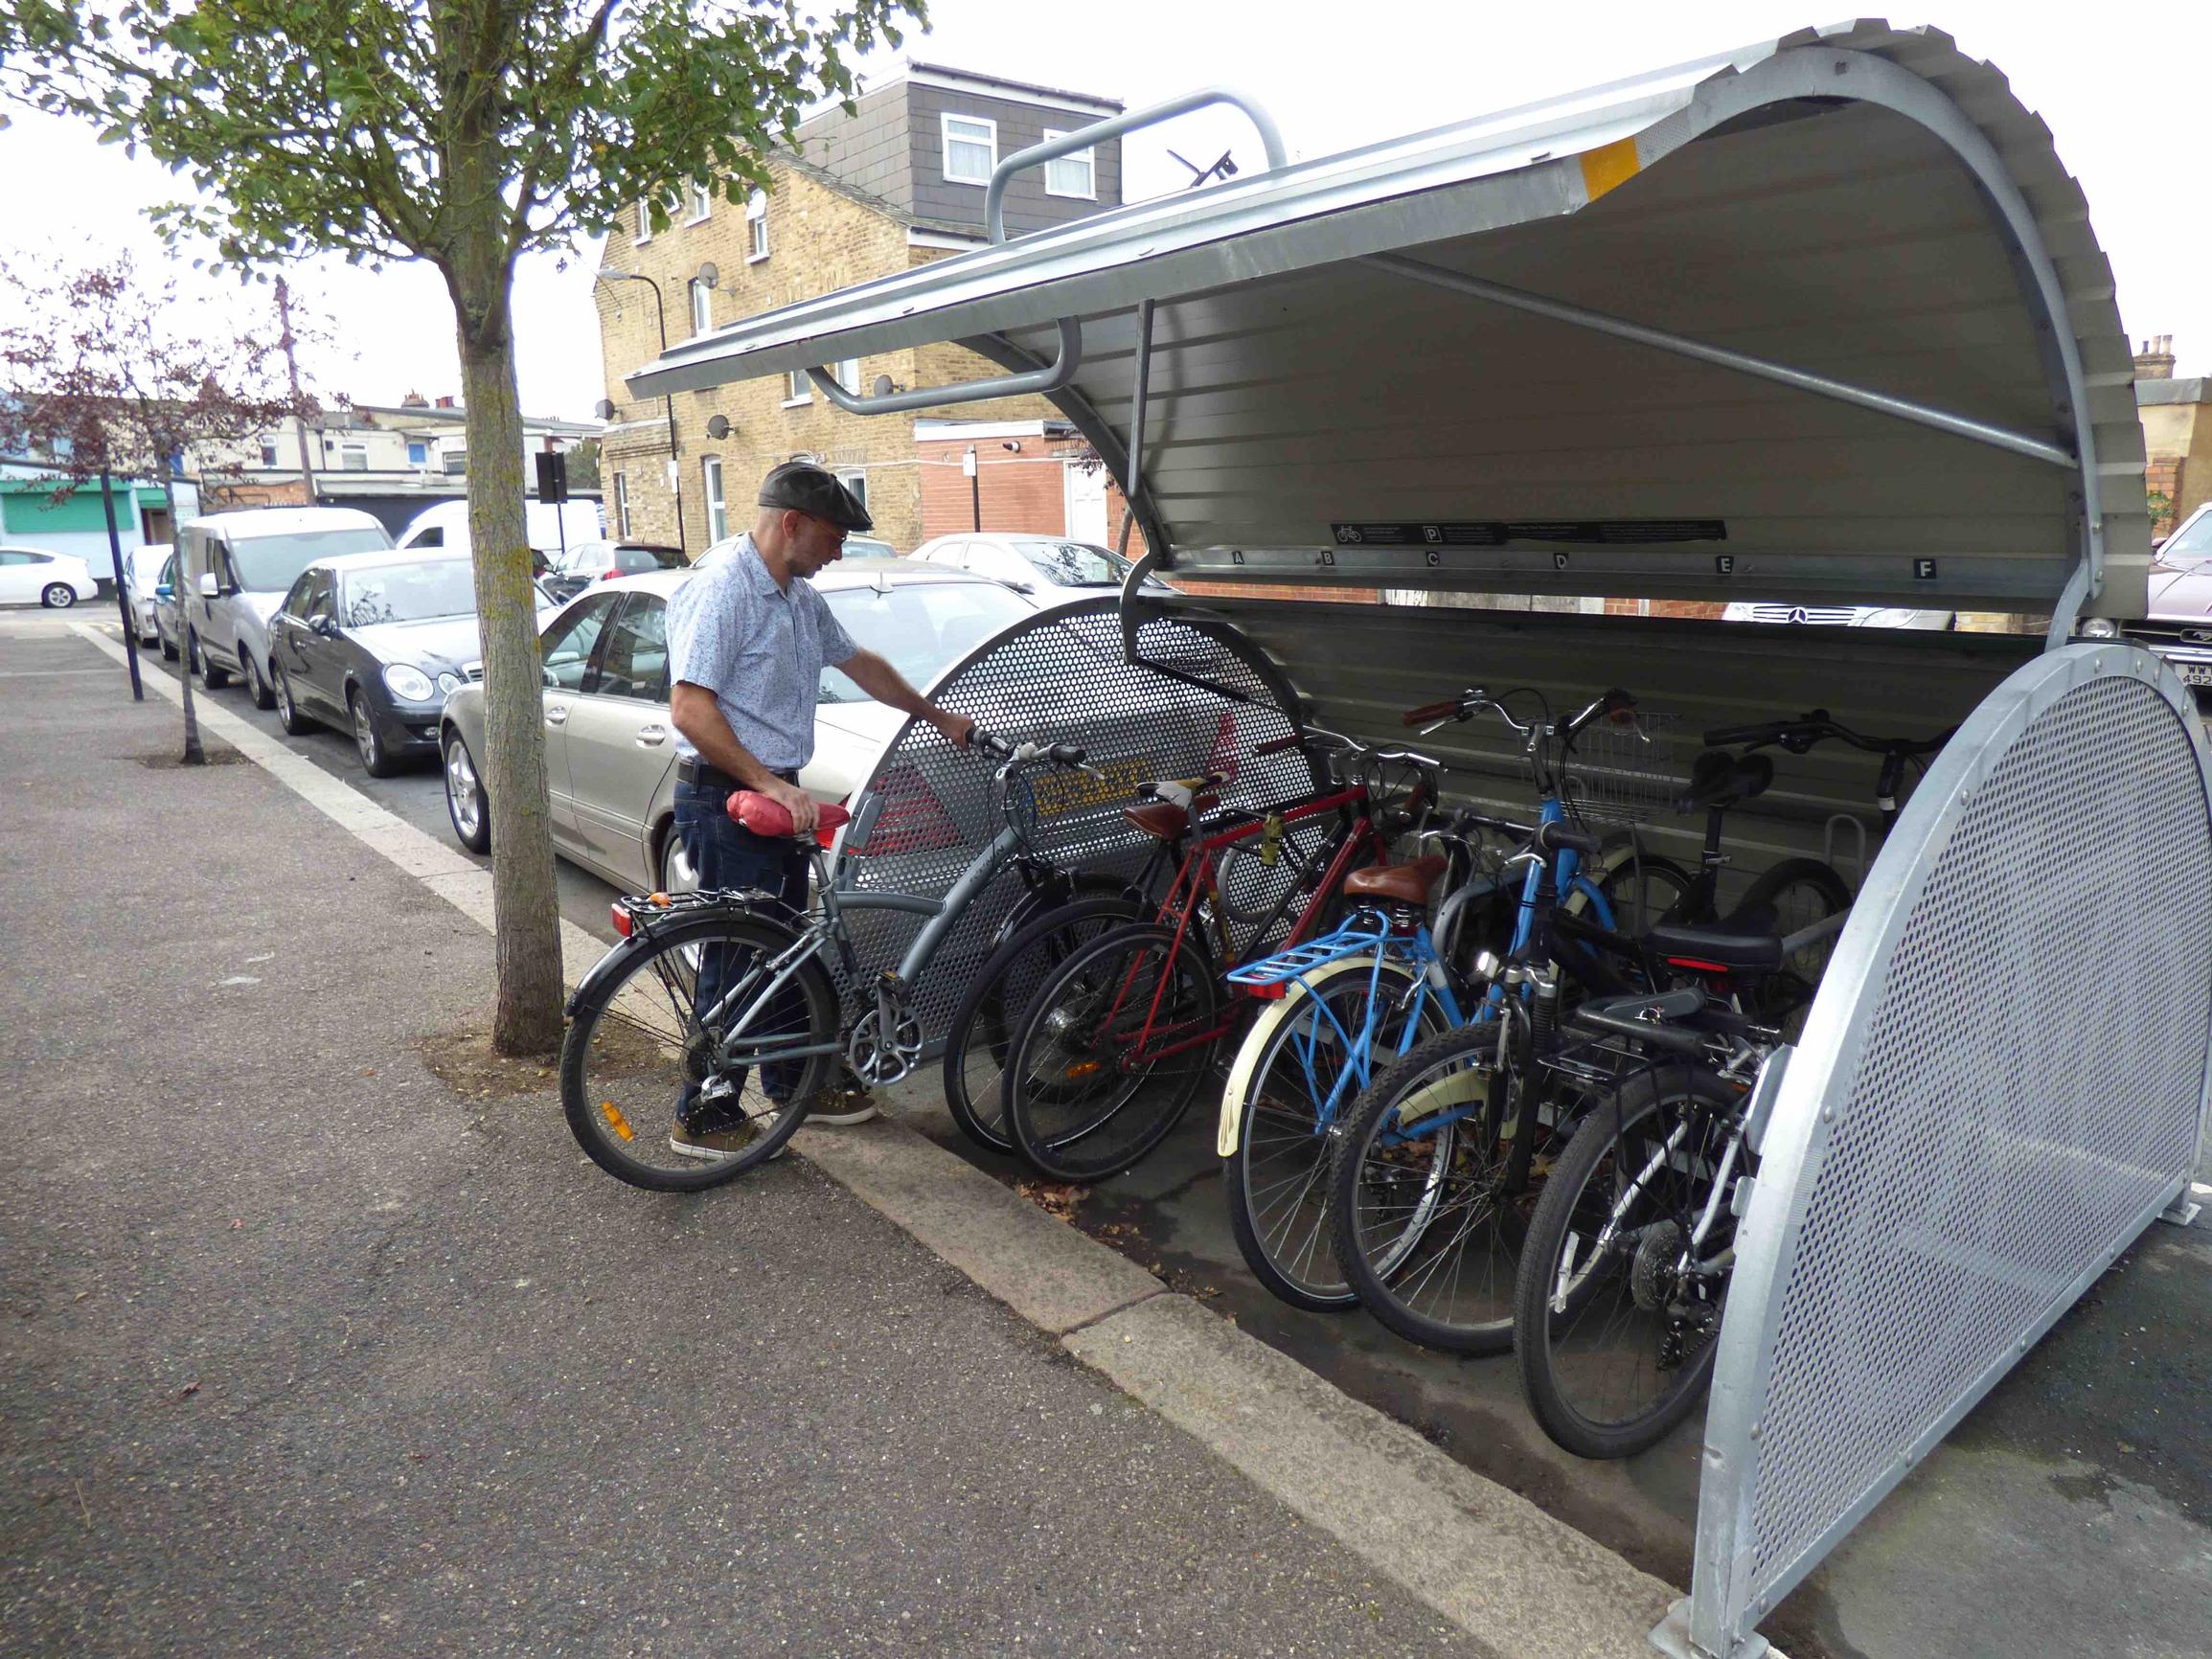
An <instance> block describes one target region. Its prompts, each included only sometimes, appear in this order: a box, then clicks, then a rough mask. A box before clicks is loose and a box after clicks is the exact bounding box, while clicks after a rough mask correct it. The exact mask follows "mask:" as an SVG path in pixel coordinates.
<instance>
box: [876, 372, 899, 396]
mask: <svg viewBox="0 0 2212 1659" xmlns="http://www.w3.org/2000/svg"><path fill="white" fill-rule="evenodd" d="M870 389H871V390H872V391H874V393H875V394H876V396H877V397H878V398H888V397H890V396H891V394H892V393H894V392H896V391H898V390H899V388H898V387H897V386H896V385H894V384H893V383H892V380H891V376H890V375H877V376H876V380H875V384H874V385H873V386H872V387H871V388H870Z"/></svg>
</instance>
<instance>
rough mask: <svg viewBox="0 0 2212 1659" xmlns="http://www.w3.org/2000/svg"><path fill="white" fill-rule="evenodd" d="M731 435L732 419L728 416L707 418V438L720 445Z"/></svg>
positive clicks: (710, 416)
mask: <svg viewBox="0 0 2212 1659" xmlns="http://www.w3.org/2000/svg"><path fill="white" fill-rule="evenodd" d="M729 435H730V418H729V417H728V416H727V415H709V416H708V417H707V436H708V437H709V438H712V439H713V440H714V441H715V442H716V443H720V442H721V441H722V440H723V439H725V438H727V437H728V436H729Z"/></svg>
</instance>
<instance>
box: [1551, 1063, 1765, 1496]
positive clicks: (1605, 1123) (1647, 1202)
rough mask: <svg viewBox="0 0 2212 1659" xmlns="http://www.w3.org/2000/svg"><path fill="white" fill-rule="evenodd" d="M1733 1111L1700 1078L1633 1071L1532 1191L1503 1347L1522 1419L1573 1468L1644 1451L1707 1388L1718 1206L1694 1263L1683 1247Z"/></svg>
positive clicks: (1720, 1218) (1728, 1094)
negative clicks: (1510, 1349)
mask: <svg viewBox="0 0 2212 1659" xmlns="http://www.w3.org/2000/svg"><path fill="white" fill-rule="evenodd" d="M1739 1098H1740V1097H1739V1096H1738V1095H1737V1094H1736V1092H1735V1091H1733V1090H1731V1089H1730V1088H1729V1087H1728V1085H1727V1084H1725V1083H1723V1082H1722V1081H1721V1080H1720V1079H1718V1078H1715V1077H1713V1076H1712V1075H1711V1074H1710V1073H1707V1072H1703V1071H1697V1070H1692V1069H1688V1068H1684V1067H1670V1068H1668V1069H1666V1070H1663V1071H1659V1072H1646V1073H1644V1074H1642V1075H1641V1076H1639V1077H1637V1078H1635V1079H1631V1080H1630V1082H1629V1083H1628V1084H1627V1085H1626V1086H1624V1087H1623V1088H1622V1089H1621V1091H1620V1093H1619V1094H1618V1095H1616V1096H1614V1097H1613V1099H1612V1100H1611V1101H1609V1102H1607V1103H1605V1104H1602V1105H1600V1106H1599V1107H1598V1108H1597V1109H1596V1110H1595V1111H1593V1112H1591V1113H1590V1115H1589V1116H1588V1117H1587V1118H1585V1119H1584V1121H1583V1125H1582V1127H1581V1128H1580V1129H1578V1130H1577V1131H1576V1132H1575V1137H1574V1139H1573V1140H1572V1141H1571V1142H1569V1143H1568V1145H1567V1149H1566V1151H1565V1152H1564V1153H1563V1154H1562V1156H1561V1158H1560V1161H1559V1164H1558V1166H1557V1167H1556V1168H1555V1169H1554V1170H1552V1172H1551V1178H1550V1180H1549V1181H1547V1182H1546V1183H1545V1186H1544V1193H1543V1197H1542V1199H1541V1200H1540V1201H1539V1203H1538V1205H1537V1207H1536V1215H1535V1216H1534V1217H1532V1218H1531V1220H1530V1222H1529V1230H1528V1240H1527V1243H1526V1245H1525V1246H1524V1248H1523V1249H1522V1252H1521V1267H1520V1281H1519V1283H1518V1284H1517V1285H1516V1287H1515V1298H1514V1300H1515V1312H1516V1331H1517V1333H1518V1337H1517V1341H1516V1350H1517V1352H1518V1354H1519V1361H1520V1378H1521V1388H1522V1392H1523V1393H1524V1394H1526V1396H1527V1397H1528V1403H1529V1409H1530V1410H1531V1411H1533V1412H1534V1413H1535V1414H1536V1419H1537V1421H1538V1422H1539V1423H1540V1424H1542V1425H1543V1431H1544V1433H1546V1434H1548V1435H1550V1436H1551V1438H1552V1439H1553V1440H1554V1441H1556V1442H1558V1443H1560V1444H1561V1445H1562V1446H1564V1447H1565V1448H1566V1449H1567V1450H1568V1451H1571V1452H1573V1453H1575V1454H1576V1455H1577V1456H1579V1457H1585V1458H1623V1457H1629V1456H1631V1455H1632V1454H1634V1453H1636V1452H1639V1451H1643V1450H1645V1449H1646V1448H1648V1447H1650V1446H1653V1445H1655V1444H1657V1443H1658V1442H1659V1441H1661V1440H1663V1439H1664V1438H1665V1437H1666V1435H1667V1432H1668V1430H1670V1429H1672V1428H1673V1427H1674V1426H1675V1425H1676V1423H1678V1422H1680V1421H1681V1420H1682V1419H1683V1418H1684V1417H1685V1416H1687V1415H1688V1413H1689V1411H1690V1409H1691V1407H1692V1406H1694V1405H1695V1404H1696V1403H1697V1400H1698V1397H1699V1394H1700V1393H1702V1392H1703V1390H1704V1387H1705V1384H1706V1382H1707V1381H1708V1380H1709V1379H1710V1377H1711V1375H1712V1369H1713V1347H1714V1342H1715V1340H1716V1338H1718V1336H1719V1335H1720V1330H1721V1313H1722V1307H1723V1306H1724V1304H1725V1301H1726V1293H1727V1282H1726V1278H1725V1267H1724V1265H1722V1266H1720V1267H1718V1268H1716V1267H1714V1265H1713V1264H1715V1263H1722V1264H1724V1263H1725V1262H1726V1261H1728V1260H1729V1259H1730V1258H1731V1257H1732V1255H1733V1252H1734V1246H1735V1220H1734V1217H1732V1216H1729V1215H1728V1214H1727V1206H1726V1205H1725V1204H1723V1205H1722V1206H1721V1208H1720V1210H1719V1212H1718V1213H1717V1214H1716V1215H1715V1216H1714V1218H1713V1223H1712V1227H1711V1230H1710V1231H1709V1232H1708V1233H1707V1234H1706V1236H1705V1238H1704V1239H1703V1240H1702V1242H1701V1243H1699V1245H1698V1246H1697V1247H1696V1249H1695V1251H1694V1253H1693V1251H1692V1248H1691V1243H1690V1240H1691V1238H1692V1235H1693V1233H1694V1231H1695V1228H1696V1226H1697V1222H1698V1219H1699V1216H1700V1214H1701V1213H1702V1211H1703V1209H1704V1207H1705V1201H1706V1199H1707V1197H1708V1196H1709V1195H1710V1194H1711V1193H1712V1186H1713V1177H1714V1174H1715V1172H1716V1170H1717V1169H1718V1167H1719V1164H1720V1160H1721V1155H1722V1149H1723V1148H1724V1147H1725V1145H1726V1142H1727V1137H1728V1136H1729V1135H1730V1134H1731V1133H1733V1123H1734V1113H1735V1110H1736V1106H1737V1102H1738V1100H1739ZM1693 1254H1694V1257H1695V1261H1693V1260H1692V1257H1693ZM1699 1263H1702V1264H1705V1266H1704V1268H1702V1269H1700V1268H1699V1266H1698V1264H1699Z"/></svg>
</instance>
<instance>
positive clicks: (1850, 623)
mask: <svg viewBox="0 0 2212 1659" xmlns="http://www.w3.org/2000/svg"><path fill="white" fill-rule="evenodd" d="M1721 620H1722V621H1723V622H1755V623H1794V624H1796V625H1800V626H1812V627H1827V628H1912V629H1915V630H1918V631H1920V632H1924V633H1941V632H1942V631H1943V630H1945V629H1946V628H1949V627H1950V626H1951V625H1953V623H1954V622H1955V620H1956V619H1955V618H1954V616H1953V615H1952V613H1951V612H1950V611H1947V610H1911V609H1907V608H1904V607H1902V606H1898V605H1881V604H1774V603H1769V602H1765V601H1762V602H1759V603H1756V604H1753V603H1748V602H1740V603H1736V604H1732V605H1730V606H1729V607H1728V608H1727V609H1726V610H1724V611H1722V613H1721Z"/></svg>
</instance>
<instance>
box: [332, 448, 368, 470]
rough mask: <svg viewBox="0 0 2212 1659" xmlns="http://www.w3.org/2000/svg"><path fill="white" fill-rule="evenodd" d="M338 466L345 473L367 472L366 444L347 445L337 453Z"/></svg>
mask: <svg viewBox="0 0 2212 1659" xmlns="http://www.w3.org/2000/svg"><path fill="white" fill-rule="evenodd" d="M338 466H339V468H340V470H342V471H346V472H366V471H368V470H369V446H368V445H367V444H366V443H349V444H347V445H345V446H344V447H343V448H342V449H340V450H339V451H338Z"/></svg>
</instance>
